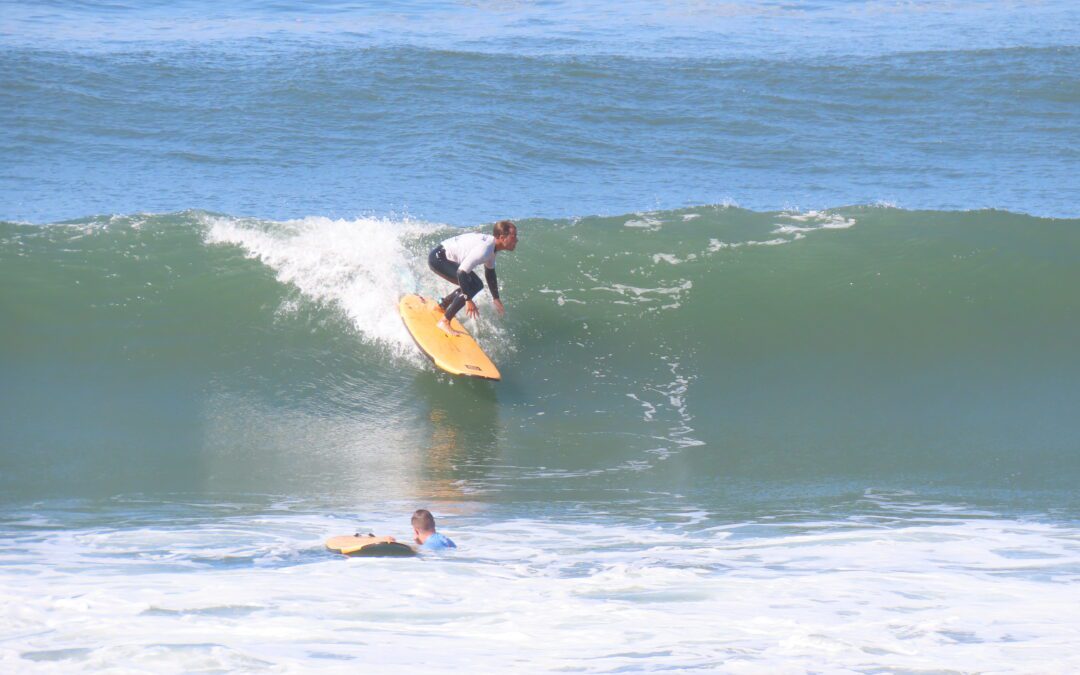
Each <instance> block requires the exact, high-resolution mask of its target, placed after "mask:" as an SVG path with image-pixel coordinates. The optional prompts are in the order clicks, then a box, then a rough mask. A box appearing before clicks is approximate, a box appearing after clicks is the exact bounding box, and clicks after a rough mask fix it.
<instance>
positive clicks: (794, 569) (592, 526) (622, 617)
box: [0, 505, 1080, 673]
mask: <svg viewBox="0 0 1080 675" xmlns="http://www.w3.org/2000/svg"><path fill="white" fill-rule="evenodd" d="M467 506H468V505H461V506H459V509H460V510H467ZM473 510H474V511H475V509H473ZM683 510H684V511H686V510H687V509H683ZM694 511H695V509H693V508H690V509H689V510H688V512H691V513H692V512H694ZM459 512H460V511H459ZM440 513H441V512H440ZM677 515H678V514H677V513H675V512H674V511H673V513H672V515H671V517H670V518H667V519H666V520H667V525H664V526H662V527H661V526H659V525H658V523H656V522H642V523H629V524H627V523H614V522H610V520H609V519H607V518H600V517H590V518H587V519H585V520H581V519H578V520H564V521H561V520H559V519H557V518H552V519H540V518H521V519H514V520H507V521H504V520H499V519H486V518H483V517H480V516H476V515H457V516H455V515H453V514H449V515H447V516H446V517H442V518H441V520H440V529H442V530H443V531H445V532H446V533H447V534H449V535H450V536H451V537H453V538H454V539H455V540H456V541H457V543H458V546H459V549H458V550H457V551H456V552H453V553H450V554H448V555H445V556H441V557H425V558H419V559H344V558H340V557H337V556H333V555H330V554H328V553H325V552H324V551H323V550H322V541H323V539H324V538H325V537H327V536H330V535H334V534H341V533H346V532H352V531H355V530H356V528H357V525H358V524H359V525H362V526H363V529H365V530H369V529H370V530H374V531H377V532H379V533H389V534H397V535H399V536H404V535H405V532H403V530H404V529H405V528H406V527H407V523H405V522H398V521H400V520H401V517H400V514H398V515H397V516H396V517H392V516H390V515H387V514H385V513H384V514H366V515H363V516H360V517H357V518H343V517H336V516H328V515H319V514H310V513H309V514H304V513H292V512H290V511H289V510H288V509H287V508H286V509H282V510H277V511H269V512H264V513H261V514H257V515H253V516H223V517H222V518H220V519H218V520H206V519H204V520H202V521H200V522H194V523H192V522H182V523H179V524H174V523H169V522H162V523H161V524H160V525H157V526H154V525H142V526H135V527H128V528H125V527H124V526H117V527H97V528H88V529H74V530H57V529H54V528H43V529H40V530H34V531H29V532H27V531H26V530H23V531H21V532H20V533H19V534H18V535H17V536H12V535H11V533H5V534H6V535H7V536H5V537H4V538H3V539H2V540H0V542H2V543H0V608H2V609H0V613H2V617H3V625H4V629H3V641H2V642H0V670H5V671H7V672H21V673H24V672H85V671H92V670H102V669H111V670H115V671H125V672H126V671H133V670H147V671H152V672H157V673H173V672H189V671H195V670H224V671H236V670H244V669H268V670H273V671H275V672H308V671H311V670H313V669H318V670H320V671H329V672H334V673H346V672H357V670H358V669H372V668H377V667H379V668H390V669H395V670H406V669H417V668H419V669H421V670H423V671H425V672H452V671H467V672H482V673H491V672H505V671H506V670H507V669H513V670H515V671H525V672H554V671H559V670H566V669H574V670H575V671H580V672H611V671H613V670H620V669H622V670H646V671H650V670H689V669H705V670H710V671H713V672H736V673H742V672H747V673H766V672H805V671H810V670H826V671H831V672H849V671H852V672H853V671H858V672H866V671H884V672H896V671H917V670H962V671H969V672H980V671H992V672H1055V673H1065V672H1077V671H1078V669H1080V652H1077V650H1076V649H1075V644H1076V632H1077V630H1078V629H1080V625H1078V621H1077V616H1076V611H1075V608H1076V607H1077V606H1080V583H1078V582H1080V530H1077V528H1076V527H1075V526H1071V525H1062V524H1047V523H1039V522H1031V521H1022V520H1012V519H1006V518H1001V517H972V516H966V515H949V514H948V513H938V514H930V513H924V514H923V515H917V514H909V519H908V520H907V521H906V522H904V521H903V520H902V519H901V520H899V521H897V520H895V519H894V521H893V522H894V524H893V525H891V526H887V527H885V526H880V525H875V524H870V525H868V524H866V523H861V522H857V521H854V520H853V521H844V520H839V521H836V520H825V519H823V520H821V521H820V522H817V523H805V522H784V521H783V520H782V519H776V520H771V521H768V522H761V523H729V524H722V525H718V526H714V527H711V528H705V529H702V527H703V526H702V525H700V523H701V521H702V520H703V517H702V516H701V515H700V514H699V516H698V517H696V518H695V519H691V520H690V521H687V523H686V524H684V525H679V526H673V525H671V523H672V522H681V521H682V520H685V519H681V518H677V517H676V516H677ZM894 515H896V516H898V517H900V516H902V514H894ZM418 640H419V641H421V642H422V644H423V645H424V648H423V649H417V648H416V644H417V641H418ZM432 654H437V655H438V658H437V659H436V660H435V661H432V660H431V655H432Z"/></svg>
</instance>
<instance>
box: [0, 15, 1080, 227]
mask: <svg viewBox="0 0 1080 675" xmlns="http://www.w3.org/2000/svg"><path fill="white" fill-rule="evenodd" d="M1078 25H1080V16H1078V11H1077V9H1076V8H1075V7H1074V6H1073V3H1065V2H1061V3H1054V2H1050V3H1040V4H1037V5H1034V6H1031V5H1028V4H1027V3H1023V4H1012V3H997V2H964V3H944V4H943V3H930V2H927V3H904V4H899V5H898V4H894V3H879V2H837V3H715V4H714V3H698V2H684V3H680V2H671V3H664V4H663V5H659V6H658V5H655V4H654V3H619V4H618V6H617V7H616V6H614V5H610V4H607V3H562V2H553V3H500V2H493V3H483V2H479V3H444V2H430V3H429V2H419V3H395V4H392V5H387V6H382V5H379V6H372V5H363V4H360V5H357V4H354V3H326V4H320V5H318V7H317V8H312V7H309V6H308V5H307V4H289V3H263V2H253V3H240V4H233V3H229V4H227V5H222V6H219V5H217V4H215V3H203V2H181V3H137V4H131V5H125V4H123V3H107V4H106V3H64V2H58V3H19V2H14V3H13V2H7V3H5V4H4V12H3V17H2V18H0V36H2V41H0V48H2V50H0V59H2V61H0V64H2V66H3V67H2V68H0V78H3V79H2V80H0V97H2V98H0V110H2V112H0V115H3V117H2V118H0V123H2V124H0V128H2V131H0V134H2V136H0V148H2V152H3V155H4V157H5V158H7V161H6V162H5V163H4V172H3V174H2V175H0V196H2V200H0V203H2V207H0V218H3V219H7V220H17V221H29V222H35V223H43V222H52V221H56V220H61V219H67V218H77V217H83V216H89V215H101V214H116V213H121V214H126V213H134V212H174V211H181V210H184V209H187V208H201V209H207V210H211V211H216V212H222V213H230V214H234V215H251V216H259V217H269V218H297V217H303V216H307V215H324V216H331V217H353V216H357V215H372V214H376V215H387V214H409V215H412V216H414V217H418V218H424V219H427V220H432V221H437V222H449V223H453V224H456V225H471V224H475V223H476V222H481V221H485V220H492V219H495V218H498V217H504V216H510V217H518V218H524V217H565V216H588V215H597V214H607V215H616V214H621V213H630V212H634V211H637V210H642V209H671V208H679V207H684V206H691V205H706V204H717V203H736V204H738V205H740V206H742V207H744V208H753V209H759V210H769V209H782V208H791V207H800V208H814V209H821V208H830V207H837V206H844V205H851V204H873V203H878V202H886V203H890V204H893V205H897V206H901V207H904V208H931V209H960V210H963V209H971V208H999V209H1008V210H1013V211H1020V212H1024V213H1029V214H1032V215H1044V216H1075V215H1077V209H1076V204H1077V203H1078V201H1080V199H1078V198H1080V195H1078V188H1077V181H1076V180H1075V166H1076V161H1077V154H1076V153H1077V148H1078V147H1080V142H1078V141H1080V128H1078V123H1077V119H1076V115H1075V112H1074V111H1075V109H1076V107H1077V103H1078V101H1080V85H1078V84H1077V78H1076V76H1075V73H1076V71H1077V65H1078V63H1080V54H1078V51H1077V42H1078V38H1077V33H1078V29H1077V26H1078ZM223 186H228V189H223ZM491 195H498V197H499V198H498V200H497V201H495V200H492V199H491Z"/></svg>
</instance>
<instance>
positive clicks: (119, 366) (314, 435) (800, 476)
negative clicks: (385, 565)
mask: <svg viewBox="0 0 1080 675" xmlns="http://www.w3.org/2000/svg"><path fill="white" fill-rule="evenodd" d="M519 224H520V228H521V230H520V231H521V243H520V245H519V248H518V250H517V251H516V252H515V253H504V254H503V255H501V256H500V262H499V272H500V281H501V286H502V291H503V297H504V300H505V302H506V305H507V308H508V312H507V314H506V316H505V318H504V319H502V320H498V319H497V318H495V316H494V312H493V308H492V307H491V306H490V305H489V304H487V303H488V301H487V300H486V295H485V299H484V300H483V301H482V303H481V311H482V314H483V316H482V318H481V320H480V322H479V323H478V324H475V325H473V326H472V330H473V332H474V333H475V334H476V336H477V338H478V339H479V340H480V342H481V344H482V345H483V346H484V347H485V348H487V349H488V351H489V352H490V353H491V354H492V355H493V356H494V358H495V360H496V361H497V362H498V364H499V366H500V368H501V370H502V371H503V373H504V380H503V381H502V382H500V383H497V384H493V383H486V382H480V381H471V380H461V379H454V378H451V377H449V376H447V375H445V374H442V373H439V372H437V371H436V370H435V369H434V368H433V367H432V366H431V365H430V364H428V363H427V362H426V361H425V360H424V359H422V358H421V357H420V356H419V355H418V353H417V352H416V351H415V348H414V347H413V346H412V344H411V342H410V341H409V339H408V336H407V334H406V333H404V330H403V329H402V328H401V327H400V323H399V322H398V319H397V317H396V315H395V313H394V307H395V304H396V299H397V297H399V295H400V294H401V293H405V292H413V291H420V292H426V293H431V294H436V293H438V292H445V290H446V289H445V288H443V287H442V286H440V285H439V284H440V282H437V281H436V280H435V279H434V276H433V275H431V274H430V273H429V272H427V271H426V269H425V263H424V259H425V257H426V252H427V250H428V249H429V248H430V247H431V246H433V245H434V244H435V243H437V242H438V241H440V240H441V239H443V238H445V237H447V236H449V235H451V234H453V233H454V231H453V230H452V229H448V228H445V227H443V226H439V225H433V224H428V223H418V222H415V221H409V220H387V219H356V220H337V221H334V220H329V219H325V218H306V219H301V220H295V221H287V222H276V221H264V220H256V219H247V218H238V217H232V216H227V215H223V214H212V213H207V212H200V211H186V212H181V213H171V214H159V215H131V216H119V217H101V218H88V219H83V220H79V221H72V222H66V223H57V224H52V225H47V226H38V225H20V224H14V223H3V224H0V311H2V313H3V316H4V317H5V319H4V322H3V324H2V331H0V359H2V360H0V428H2V429H3V433H2V434H0V462H2V463H0V485H2V491H3V494H4V495H5V498H8V499H15V500H18V501H23V500H36V499H44V498H53V497H72V496H80V497H81V496H87V497H101V496H109V495H117V494H122V495H131V494H140V495H150V496H153V495H166V494H188V495H233V496H237V495H244V494H271V495H272V494H290V495H298V496H305V497H314V498H320V499H323V498H324V499H329V500H334V499H358V498H359V499H374V500H378V499H402V498H410V497H412V496H416V497H422V496H438V497H441V498H449V499H454V498H469V499H482V500H490V501H493V502H498V503H505V504H507V505H510V504H514V503H519V502H529V503H535V502H537V501H539V502H543V501H550V500H555V501H566V500H571V501H572V500H581V501H586V502H588V501H596V500H604V499H611V498H613V496H617V495H625V496H628V497H630V498H634V497H637V496H644V495H648V494H652V493H654V492H664V493H673V492H674V493H681V492H686V493H692V494H696V495H703V496H704V497H705V498H706V500H707V501H708V500H709V499H714V500H716V499H718V500H720V501H724V500H727V499H729V498H730V499H733V500H735V501H736V502H738V501H739V500H743V501H745V502H747V503H748V504H749V503H752V502H754V501H755V500H760V499H768V498H769V495H781V494H793V495H801V494H807V495H812V494H815V493H819V492H821V493H827V494H831V493H835V492H837V491H839V492H843V491H845V490H855V491H860V490H863V489H866V488H867V487H876V488H885V489H916V490H919V491H920V492H922V493H926V492H930V493H932V492H934V491H935V490H940V491H946V492H949V491H952V492H953V493H955V492H957V491H959V492H960V493H965V492H966V493H970V494H973V495H974V494H980V495H983V496H984V497H985V498H987V499H990V500H991V501H994V500H1000V499H1004V500H1006V501H1017V502H1020V503H1023V504H1026V505H1028V506H1033V507H1034V508H1064V507H1068V508H1071V507H1075V506H1076V504H1075V494H1074V490H1073V489H1072V488H1073V486H1074V485H1075V482H1076V480H1077V478H1080V423H1078V422H1077V417H1076V414H1075V413H1076V410H1077V409H1078V403H1080V359H1077V358H1076V345H1077V344H1080V296H1078V294H1077V293H1076V289H1077V288H1080V267H1078V266H1077V265H1076V261H1077V259H1078V257H1080V228H1078V226H1080V221H1076V220H1071V219H1042V218H1035V217H1030V216H1025V215H1018V214H1012V213H1007V212H1001V211H969V212H933V211H906V210H901V209H896V208H891V207H880V206H874V207H848V208H840V209H834V210H829V211H825V212H795V211H792V212H754V211H749V210H744V209H739V208H735V207H722V206H721V207H698V208H692V209H682V210H676V211H660V212H653V213H637V214H627V215H623V216H614V217H590V218H582V219H572V220H524V221H521V222H520V223H519ZM361 243H362V244H363V245H362V246H361V245H360V244H361ZM511 508H512V507H511Z"/></svg>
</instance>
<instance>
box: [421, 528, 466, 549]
mask: <svg viewBox="0 0 1080 675" xmlns="http://www.w3.org/2000/svg"><path fill="white" fill-rule="evenodd" d="M420 548H422V549H424V550H425V551H442V550H445V549H448V548H457V544H455V543H454V542H453V541H451V539H450V537H444V536H443V535H441V534H439V533H438V532H435V533H433V534H432V535H431V536H430V537H428V538H427V539H425V540H424V543H423V544H422V545H421V546H420Z"/></svg>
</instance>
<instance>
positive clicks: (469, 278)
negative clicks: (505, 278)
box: [428, 245, 484, 321]
mask: <svg viewBox="0 0 1080 675" xmlns="http://www.w3.org/2000/svg"><path fill="white" fill-rule="evenodd" d="M428 267H430V268H431V271H432V272H434V273H435V274H438V275H439V276H440V277H442V278H443V279H446V280H447V281H449V282H450V283H452V284H454V285H455V286H457V288H455V289H454V290H452V291H450V294H449V295H447V296H446V297H445V298H443V299H442V300H441V301H440V302H439V307H442V308H443V309H444V310H445V313H444V314H443V316H445V317H446V320H447V321H449V320H450V319H453V318H454V316H455V315H456V314H457V313H458V312H460V311H461V308H462V307H464V306H465V301H466V300H472V299H473V298H475V297H476V294H477V293H479V292H480V291H482V290H484V282H483V281H480V277H478V276H476V272H468V273H466V274H463V275H459V274H458V264H457V263H456V262H454V261H453V260H449V259H448V258H447V257H446V249H444V248H443V247H442V246H441V245H440V246H436V247H435V249H434V250H433V251H432V252H431V255H429V256H428Z"/></svg>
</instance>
